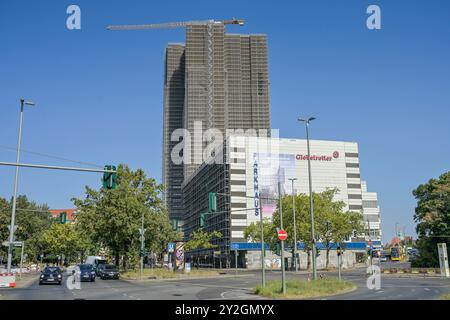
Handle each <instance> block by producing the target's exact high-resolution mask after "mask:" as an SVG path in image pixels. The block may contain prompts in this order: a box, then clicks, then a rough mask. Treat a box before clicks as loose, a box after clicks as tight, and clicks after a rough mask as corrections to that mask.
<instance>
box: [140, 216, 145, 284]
mask: <svg viewBox="0 0 450 320" xmlns="http://www.w3.org/2000/svg"><path fill="white" fill-rule="evenodd" d="M140 232H141V270H140V279H141V280H142V274H143V271H144V232H145V230H144V211H142V215H141V229H140Z"/></svg>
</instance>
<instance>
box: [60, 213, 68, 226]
mask: <svg viewBox="0 0 450 320" xmlns="http://www.w3.org/2000/svg"><path fill="white" fill-rule="evenodd" d="M66 221H67V212H61V213H60V214H59V223H61V224H64V223H66Z"/></svg>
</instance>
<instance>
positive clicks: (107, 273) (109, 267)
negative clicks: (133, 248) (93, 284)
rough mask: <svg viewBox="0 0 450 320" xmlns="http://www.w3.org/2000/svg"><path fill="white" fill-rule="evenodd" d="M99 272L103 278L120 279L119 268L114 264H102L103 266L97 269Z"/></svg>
mask: <svg viewBox="0 0 450 320" xmlns="http://www.w3.org/2000/svg"><path fill="white" fill-rule="evenodd" d="M99 267H100V266H99ZM97 272H98V273H99V276H100V279H102V280H105V279H119V277H120V274H119V270H117V267H116V266H115V265H113V264H104V265H101V267H100V268H98V269H97Z"/></svg>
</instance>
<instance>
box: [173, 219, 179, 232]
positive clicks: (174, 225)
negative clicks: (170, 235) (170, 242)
mask: <svg viewBox="0 0 450 320" xmlns="http://www.w3.org/2000/svg"><path fill="white" fill-rule="evenodd" d="M172 230H173V231H177V230H178V220H177V219H173V220H172Z"/></svg>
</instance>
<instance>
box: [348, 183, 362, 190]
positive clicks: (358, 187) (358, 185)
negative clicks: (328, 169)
mask: <svg viewBox="0 0 450 320" xmlns="http://www.w3.org/2000/svg"><path fill="white" fill-rule="evenodd" d="M347 188H348V189H361V185H360V184H355V183H350V184H347Z"/></svg>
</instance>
